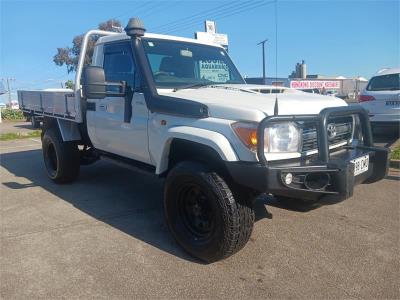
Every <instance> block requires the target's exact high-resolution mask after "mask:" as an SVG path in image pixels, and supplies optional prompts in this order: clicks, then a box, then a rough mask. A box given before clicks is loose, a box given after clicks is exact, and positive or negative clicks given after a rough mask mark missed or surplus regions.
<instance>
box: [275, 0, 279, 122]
mask: <svg viewBox="0 0 400 300" xmlns="http://www.w3.org/2000/svg"><path fill="white" fill-rule="evenodd" d="M277 4H278V0H275V86H277V84H278V8H277V6H278V5H277ZM278 114H279V107H278V93H275V105H274V116H277V115H278Z"/></svg>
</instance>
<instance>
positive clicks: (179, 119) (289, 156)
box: [18, 19, 389, 262]
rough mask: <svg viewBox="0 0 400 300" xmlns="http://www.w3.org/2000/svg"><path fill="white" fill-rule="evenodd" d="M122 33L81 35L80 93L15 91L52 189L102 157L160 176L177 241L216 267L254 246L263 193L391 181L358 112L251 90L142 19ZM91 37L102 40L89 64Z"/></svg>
mask: <svg viewBox="0 0 400 300" xmlns="http://www.w3.org/2000/svg"><path fill="white" fill-rule="evenodd" d="M125 31H126V34H122V33H114V32H106V31H99V30H94V31H89V32H88V33H87V34H86V35H85V36H84V38H83V42H82V48H81V51H80V57H79V63H78V66H77V70H76V77H75V83H76V84H75V89H74V90H73V91H72V90H69V91H66V90H56V91H48V90H47V91H18V99H19V101H20V105H21V107H22V109H23V110H24V111H25V112H29V113H33V114H34V115H38V116H43V117H44V124H43V126H42V136H43V138H42V149H43V158H44V165H45V167H46V170H47V174H48V176H49V178H50V179H51V180H53V181H54V182H56V183H65V182H71V181H73V180H75V179H77V177H78V175H79V170H80V166H81V165H87V164H90V163H94V162H96V161H97V160H99V159H105V160H107V161H110V162H115V163H117V164H118V165H123V166H126V167H128V168H131V169H132V168H134V169H136V170H137V169H140V170H141V172H147V173H150V174H153V175H154V176H158V177H161V178H165V181H164V213H165V219H166V223H167V224H168V226H169V229H170V230H171V233H172V235H173V236H174V237H175V239H176V240H177V242H178V243H179V244H180V245H181V246H182V247H183V248H184V249H185V250H186V251H187V252H189V253H190V254H192V255H193V256H195V257H197V258H199V259H201V260H204V261H206V262H214V261H217V260H220V259H224V258H226V257H228V256H230V255H232V254H234V253H236V252H237V251H239V250H240V249H241V248H243V247H244V246H245V245H246V243H247V242H248V240H249V238H250V235H251V233H252V229H253V224H254V221H255V212H254V208H253V201H254V200H255V199H256V198H257V196H259V195H261V194H263V193H271V194H273V195H275V196H276V197H277V198H279V199H295V200H294V201H299V199H302V200H308V201H318V200H320V199H322V198H325V197H335V198H336V199H346V198H348V197H351V196H352V194H353V190H354V186H355V185H356V184H360V183H372V182H375V181H378V180H381V179H382V178H384V176H385V175H386V173H387V165H388V164H387V160H388V154H389V151H388V150H387V149H386V148H378V147H373V141H372V137H371V130H370V124H369V120H368V115H367V112H366V111H365V110H364V109H363V108H361V107H359V106H347V104H346V102H344V101H343V100H341V99H338V98H331V97H327V96H322V95H316V94H315V95H313V94H306V93H298V92H296V93H273V94H262V93H259V92H255V91H253V90H252V89H258V88H259V87H257V86H255V87H253V86H251V85H247V84H246V83H245V81H244V79H243V77H242V76H241V75H240V73H239V71H238V70H237V68H236V67H235V65H234V64H233V62H232V60H231V59H230V58H229V55H228V53H227V52H226V51H225V49H224V48H223V47H222V46H220V45H217V44H212V43H206V42H202V41H199V40H194V39H187V38H181V37H174V36H167V35H159V34H151V33H145V29H144V26H143V24H142V22H141V21H139V20H137V19H131V20H130V21H129V23H128V25H127V27H126V28H125ZM93 35H96V36H99V35H100V36H102V37H100V38H99V40H98V41H97V42H96V45H95V50H94V55H93V58H92V65H90V66H86V67H84V61H85V59H84V58H85V56H86V55H87V53H86V52H87V51H86V49H87V45H88V43H89V42H90V41H91V38H92V36H93ZM44 101H45V103H46V105H42V104H43V102H44ZM355 120H357V122H355ZM110 176H112V174H110ZM138 176H140V175H137V173H133V174H131V178H130V179H131V180H132V181H135V180H140V179H139V178H138ZM82 192H83V193H84V192H85V190H84V186H82ZM284 201H286V200H284Z"/></svg>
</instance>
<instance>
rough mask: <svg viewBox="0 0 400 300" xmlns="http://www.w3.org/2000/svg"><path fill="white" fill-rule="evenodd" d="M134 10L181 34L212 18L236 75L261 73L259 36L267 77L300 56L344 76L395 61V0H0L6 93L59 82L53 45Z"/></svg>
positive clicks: (150, 25) (399, 11) (1, 75)
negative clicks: (224, 37)
mask: <svg viewBox="0 0 400 300" xmlns="http://www.w3.org/2000/svg"><path fill="white" fill-rule="evenodd" d="M134 16H137V17H140V18H141V19H142V20H143V21H144V23H145V27H146V28H147V31H149V32H155V33H166V34H172V35H177V36H184V37H193V36H194V32H196V31H204V20H206V19H209V20H214V21H216V23H217V31H218V32H219V33H226V34H228V37H229V54H230V56H231V57H232V59H233V61H234V62H235V63H236V65H237V67H238V69H239V70H240V71H241V73H242V75H244V76H250V77H254V76H261V75H262V52H261V47H260V46H259V45H257V43H258V42H260V41H262V40H264V39H268V42H267V43H266V65H267V67H266V68H267V69H266V71H267V76H271V77H274V76H276V75H277V76H278V77H287V76H288V75H289V74H290V73H291V72H292V70H293V69H294V67H295V64H296V63H297V62H300V61H301V60H303V59H304V60H305V62H306V63H307V69H308V74H321V75H332V76H339V75H342V76H346V77H354V76H363V77H366V78H370V77H371V76H372V75H373V74H374V73H375V72H376V71H377V70H379V69H381V68H384V67H396V66H399V65H400V52H399V47H400V46H399V45H400V0H377V1H369V0H349V1H345V0H331V1H328V0H320V1H317V0H314V1H295V0H293V1H289V0H277V3H276V4H275V1H269V0H260V1H225V0H220V1H216V0H214V1H204V0H203V1H196V0H186V1H173V0H172V1H171V0H165V1H110V0H109V1H98V0H91V1H90V0H85V1H84V0H80V1H75V0H69V1H63V0H52V1H36V0H30V1H28V0H25V1H18V0H0V79H4V80H5V78H12V80H10V83H11V89H12V98H13V99H16V96H15V91H16V90H18V89H40V88H49V87H60V85H61V82H65V81H66V80H67V79H73V76H74V74H67V71H66V68H65V67H59V66H56V65H55V64H54V62H53V56H54V54H55V53H56V49H57V47H65V46H71V44H72V39H73V37H74V36H76V35H78V34H81V33H84V32H86V31H87V30H90V29H94V28H97V25H98V24H99V23H100V22H103V21H106V20H108V19H110V18H115V19H118V20H120V21H121V22H122V24H123V26H125V25H126V23H127V21H128V19H129V18H130V17H134ZM276 37H277V38H276ZM3 83H5V81H3ZM0 85H1V83H0ZM5 97H8V96H7V95H3V96H0V102H5V101H4V99H5ZM7 99H8V98H7Z"/></svg>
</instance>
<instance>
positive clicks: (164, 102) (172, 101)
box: [124, 18, 209, 118]
mask: <svg viewBox="0 0 400 300" xmlns="http://www.w3.org/2000/svg"><path fill="white" fill-rule="evenodd" d="M124 30H125V32H126V34H127V35H128V36H129V37H130V38H131V45H132V52H133V55H134V58H135V62H136V65H137V67H138V69H139V71H140V75H141V77H142V84H141V87H140V91H138V92H143V94H144V97H145V99H146V104H147V107H148V109H149V110H150V111H151V112H158V113H164V114H169V115H177V116H183V117H189V118H207V117H208V116H209V115H208V107H207V106H206V105H204V104H202V103H198V102H195V101H190V100H186V99H182V98H177V97H170V96H163V95H159V94H158V92H157V88H156V83H155V81H154V78H153V73H152V71H151V69H150V66H149V64H148V62H147V61H148V60H147V56H146V53H145V51H144V48H143V45H142V42H143V41H142V37H143V36H144V33H145V31H146V28H145V27H144V23H143V22H142V21H141V20H140V19H138V18H131V19H130V20H129V22H128V24H127V25H126V27H125V29H124Z"/></svg>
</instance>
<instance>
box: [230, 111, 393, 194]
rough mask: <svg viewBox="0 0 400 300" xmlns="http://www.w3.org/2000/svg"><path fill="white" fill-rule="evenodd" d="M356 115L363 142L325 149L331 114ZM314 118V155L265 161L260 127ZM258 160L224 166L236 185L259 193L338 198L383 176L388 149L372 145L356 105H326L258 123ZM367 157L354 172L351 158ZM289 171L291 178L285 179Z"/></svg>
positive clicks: (365, 121)
mask: <svg viewBox="0 0 400 300" xmlns="http://www.w3.org/2000/svg"><path fill="white" fill-rule="evenodd" d="M346 115H358V116H359V120H360V124H359V125H360V130H362V136H363V144H362V145H354V146H345V147H341V148H340V149H338V150H336V151H329V144H328V137H327V134H326V132H327V130H326V128H327V124H328V120H329V118H330V117H332V116H335V117H336V116H346ZM304 119H306V120H307V121H308V122H309V121H310V120H314V121H315V122H316V123H317V132H318V137H317V138H318V154H317V155H314V156H310V157H303V158H300V159H291V160H285V161H271V162H269V161H267V160H266V159H265V156H264V143H263V141H264V136H263V133H264V128H265V127H267V126H268V125H269V124H271V123H274V122H286V121H301V120H304ZM258 141H259V144H258V151H257V154H258V158H259V162H257V163H252V162H226V168H227V170H228V172H229V173H230V175H231V177H232V178H233V180H234V181H235V182H237V183H238V184H241V185H244V186H246V187H249V188H252V189H254V190H257V191H259V192H268V193H271V194H274V195H277V196H285V197H291V198H298V199H305V200H317V199H320V198H322V197H325V196H330V197H334V198H336V199H339V200H342V199H346V198H349V197H351V196H352V195H353V189H354V186H355V185H356V184H359V183H372V182H375V181H378V180H380V179H382V178H384V177H385V176H386V174H387V170H388V166H389V152H390V151H389V150H388V149H386V148H378V147H374V146H373V141H372V135H371V127H370V123H369V120H368V114H367V112H366V111H365V110H364V109H362V108H360V107H356V108H354V107H343V108H342V107H340V108H327V109H325V110H323V111H322V112H321V113H320V114H319V115H313V116H272V117H267V118H266V119H265V120H263V121H262V122H261V123H260V127H259V129H258ZM366 155H368V156H369V165H368V170H367V171H365V172H364V173H361V174H359V175H356V176H355V175H354V164H353V163H352V162H351V161H352V160H354V159H356V158H359V157H362V156H366ZM288 173H291V175H292V177H293V179H294V180H293V181H292V182H291V183H289V184H287V182H286V181H285V178H286V175H287V174H288ZM319 177H321V178H325V179H327V180H328V182H327V184H326V186H323V187H322V186H321V187H320V188H313V187H310V185H309V184H306V183H305V181H306V180H305V178H314V179H317V180H318V178H319Z"/></svg>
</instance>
